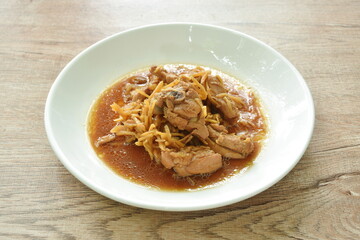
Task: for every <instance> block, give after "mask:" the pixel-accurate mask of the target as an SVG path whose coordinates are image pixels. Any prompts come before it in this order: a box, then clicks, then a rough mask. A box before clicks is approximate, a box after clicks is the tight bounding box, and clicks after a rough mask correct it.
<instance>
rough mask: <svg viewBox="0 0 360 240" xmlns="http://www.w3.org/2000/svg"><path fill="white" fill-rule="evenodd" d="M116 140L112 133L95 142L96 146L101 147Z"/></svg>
mask: <svg viewBox="0 0 360 240" xmlns="http://www.w3.org/2000/svg"><path fill="white" fill-rule="evenodd" d="M115 138H116V135H115V134H114V133H110V134H108V135H105V136H102V137H99V138H98V139H97V140H96V142H95V146H96V147H99V146H101V145H103V144H105V143H108V142H111V141H113V140H114V139H115Z"/></svg>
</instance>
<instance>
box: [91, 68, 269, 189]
mask: <svg viewBox="0 0 360 240" xmlns="http://www.w3.org/2000/svg"><path fill="white" fill-rule="evenodd" d="M266 133H267V128H266V124H265V118H264V115H263V114H262V111H261V106H260V104H259V99H258V98H257V97H256V96H255V94H254V92H253V91H252V90H251V89H250V88H248V87H246V86H244V85H242V84H240V83H239V81H237V80H235V79H234V78H232V77H230V76H228V75H226V74H223V73H221V72H219V71H217V70H214V69H210V68H206V67H200V66H193V65H180V64H167V65H158V66H152V67H150V68H149V69H145V70H142V71H138V72H136V73H133V74H131V75H129V76H127V77H125V78H123V79H121V81H119V82H117V83H116V84H114V85H113V86H111V87H110V88H109V89H107V90H106V91H105V92H104V93H103V94H102V95H101V96H100V98H99V99H98V100H97V102H96V103H95V104H94V106H93V109H92V111H91V114H90V124H89V135H90V139H91V141H92V144H93V147H94V149H95V151H96V152H97V153H98V155H99V157H100V158H101V159H103V160H104V161H105V162H106V163H107V164H108V165H110V166H111V167H112V168H113V169H114V170H115V171H116V172H118V173H119V174H120V175H122V176H124V177H127V178H130V179H133V180H134V181H137V182H140V183H142V184H145V185H150V186H155V187H159V188H163V189H186V188H197V187H203V186H206V185H209V184H213V183H216V182H217V181H220V180H222V179H224V178H226V177H228V176H230V175H232V174H234V173H235V172H237V171H239V170H240V169H242V168H244V167H246V166H248V165H249V164H250V163H251V161H252V160H253V159H254V157H255V156H256V154H257V153H258V152H259V150H260V148H261V144H262V141H263V140H264V139H265V137H266Z"/></svg>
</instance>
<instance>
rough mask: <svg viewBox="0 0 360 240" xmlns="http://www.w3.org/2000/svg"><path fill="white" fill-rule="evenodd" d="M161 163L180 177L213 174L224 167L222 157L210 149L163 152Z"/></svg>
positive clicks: (199, 148) (200, 148)
mask: <svg viewBox="0 0 360 240" xmlns="http://www.w3.org/2000/svg"><path fill="white" fill-rule="evenodd" d="M161 163H162V164H163V165H164V166H165V167H166V168H168V169H171V168H173V169H174V170H175V171H176V173H177V174H178V175H179V176H182V177H185V176H190V175H194V174H203V173H212V172H215V171H216V170H218V169H219V168H221V167H222V157H221V155H220V154H218V153H215V152H214V151H212V150H211V149H210V148H209V147H204V146H201V147H200V146H198V147H194V146H191V147H185V148H183V149H181V150H178V151H175V150H170V149H168V150H167V151H162V152H161Z"/></svg>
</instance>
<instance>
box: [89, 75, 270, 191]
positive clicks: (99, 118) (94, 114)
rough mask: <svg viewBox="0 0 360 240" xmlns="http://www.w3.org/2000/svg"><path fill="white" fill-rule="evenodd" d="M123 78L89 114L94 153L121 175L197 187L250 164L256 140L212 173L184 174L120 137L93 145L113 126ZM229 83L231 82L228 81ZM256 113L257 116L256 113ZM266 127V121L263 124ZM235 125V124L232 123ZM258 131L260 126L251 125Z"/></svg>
mask: <svg viewBox="0 0 360 240" xmlns="http://www.w3.org/2000/svg"><path fill="white" fill-rule="evenodd" d="M125 83H126V82H125V81H120V82H117V83H115V84H114V85H112V86H111V87H110V88H108V89H107V90H105V91H104V92H103V93H102V94H101V95H100V97H99V98H98V99H97V101H96V102H95V104H94V106H93V107H92V110H91V112H90V116H89V125H88V131H89V137H90V141H91V144H92V145H93V149H94V150H95V151H96V153H97V155H98V156H99V157H100V158H101V159H102V160H103V161H104V163H105V164H106V165H107V166H109V167H110V168H111V169H112V170H113V171H114V172H116V173H117V174H119V175H120V176H122V177H124V178H127V179H129V180H131V181H133V182H136V183H139V184H142V185H146V186H149V187H154V188H159V189H162V190H186V189H198V188H203V187H206V186H211V185H214V184H216V183H219V182H221V181H223V180H225V179H227V178H229V177H231V176H233V175H234V174H237V173H239V172H240V171H241V170H243V169H246V168H247V167H249V166H250V165H251V164H252V162H253V160H254V159H255V158H256V156H257V155H258V153H259V151H260V148H261V144H257V145H256V147H255V151H254V152H253V153H252V154H250V155H249V156H248V157H247V158H245V159H230V160H225V161H224V166H223V167H222V168H220V169H219V170H217V171H216V172H214V173H212V174H207V175H196V176H191V177H187V178H183V177H177V176H176V174H175V172H174V171H173V170H172V169H166V168H165V167H163V166H162V165H161V164H157V163H156V162H155V161H152V160H151V159H150V157H149V155H148V153H147V152H146V151H145V149H144V148H143V147H138V146H135V145H134V144H127V143H125V142H124V138H123V137H116V139H115V140H114V141H112V142H110V143H108V144H104V145H101V146H99V147H96V146H95V145H94V142H95V141H96V140H97V139H98V138H99V137H101V136H104V135H107V134H108V133H109V131H110V129H111V128H113V127H114V125H115V123H114V121H113V120H114V119H115V118H116V117H117V114H116V113H114V112H113V111H112V110H111V107H110V105H111V104H112V103H113V102H116V103H118V104H121V103H122V102H123V98H122V91H123V87H124V85H125ZM227 84H228V86H229V84H231V82H228V83H227ZM252 97H253V98H254V99H252V100H253V101H252V102H253V105H254V106H253V107H256V108H259V109H260V106H259V103H258V100H257V99H255V97H254V96H253V95H252ZM258 117H259V116H258ZM262 128H263V129H260V130H264V129H265V123H263V125H262ZM234 129H236V124H235V125H234ZM252 130H253V131H258V130H259V129H252Z"/></svg>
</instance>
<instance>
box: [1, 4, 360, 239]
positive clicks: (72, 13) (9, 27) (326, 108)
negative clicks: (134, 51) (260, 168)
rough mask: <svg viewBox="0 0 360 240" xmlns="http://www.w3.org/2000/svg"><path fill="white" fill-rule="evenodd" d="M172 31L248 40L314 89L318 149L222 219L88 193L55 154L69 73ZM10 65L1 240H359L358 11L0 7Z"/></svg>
mask: <svg viewBox="0 0 360 240" xmlns="http://www.w3.org/2000/svg"><path fill="white" fill-rule="evenodd" d="M171 21H191V22H200V23H209V24H216V25H220V26H224V27H229V28H232V29H235V30H239V31H242V32H245V33H247V34H250V35H252V36H254V37H256V38H258V39H260V40H262V41H264V42H266V43H268V44H270V45H271V46H273V47H274V48H275V49H277V50H279V51H280V52H281V53H283V54H284V55H285V56H286V57H287V58H288V59H289V60H290V61H291V62H292V63H293V64H294V65H295V66H296V67H297V68H298V69H299V70H300V72H301V73H302V74H303V76H304V78H305V80H306V81H307V83H308V85H309V87H310V89H311V92H312V94H313V98H314V101H315V107H316V126H315V131H314V135H313V138H312V141H311V143H310V146H309V148H308V149H307V151H306V153H305V155H304V156H303V158H302V159H301V161H300V162H299V164H298V165H297V166H296V167H295V168H294V170H292V171H291V172H290V174H288V175H287V176H286V177H285V178H284V179H283V180H281V181H280V182H279V183H277V184H276V185H275V186H273V187H271V188H270V189H268V190H266V191H265V192H263V193H261V194H259V195H257V196H255V197H252V198H250V199H248V200H245V201H242V202H240V203H236V204H233V205H230V206H226V207H222V208H218V209H213V210H206V211H198V212H186V213H171V212H159V211H150V210H144V209H139V208H134V207H130V206H127V205H123V204H120V203H117V202H114V201H112V200H109V199H107V198H105V197H103V196H101V195H99V194H97V193H95V192H93V191H92V190H90V189H88V188H87V187H86V186H84V185H83V184H81V183H80V182H79V181H78V180H76V179H75V178H74V177H73V176H72V175H71V174H70V173H69V172H68V171H67V170H66V169H65V168H64V167H63V166H62V165H61V163H60V162H59V161H58V159H57V158H56V156H55V155H54V153H53V151H52V150H51V148H50V146H49V144H48V141H47V138H46V134H45V129H44V124H43V110H44V106H45V100H46V97H47V94H48V91H49V89H50V87H51V84H52V83H53V82H54V79H55V78H56V76H57V74H58V73H59V72H60V71H61V69H62V68H63V67H64V66H65V64H66V63H67V62H68V61H70V60H71V59H72V58H73V57H74V56H75V55H76V54H77V53H79V52H80V51H81V50H83V49H84V48H86V47H88V46H89V45H91V44H92V43H94V42H96V41H98V40H100V39H102V38H104V37H106V36H109V35H111V34H114V33H116V32H119V31H122V30H126V29H129V28H131V27H136V26H141V25H144V24H151V23H159V22H171ZM0 58H1V64H0V109H1V114H0V116H1V117H0V239H276V240H278V239H360V1H358V0H339V1H325V0H318V1H315V0H314V1H311V0H301V1H300V0H299V1H298V0H292V1H285V0H283V1H281V0H276V1H265V0H254V1H242V0H241V1H236V0H230V1H216V0H209V1H205V0H199V1H196V0H192V1H190V0H184V1H180V0H179V1H165V0H156V1H145V0H137V1H130V0H126V1H115V0H113V1H112V0H104V1H95V0H91V1H87V0H79V1H70V0H67V1H55V0H54V1H40V0H38V1H37V0H33V1H25V0H24V1H2V2H1V3H0Z"/></svg>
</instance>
